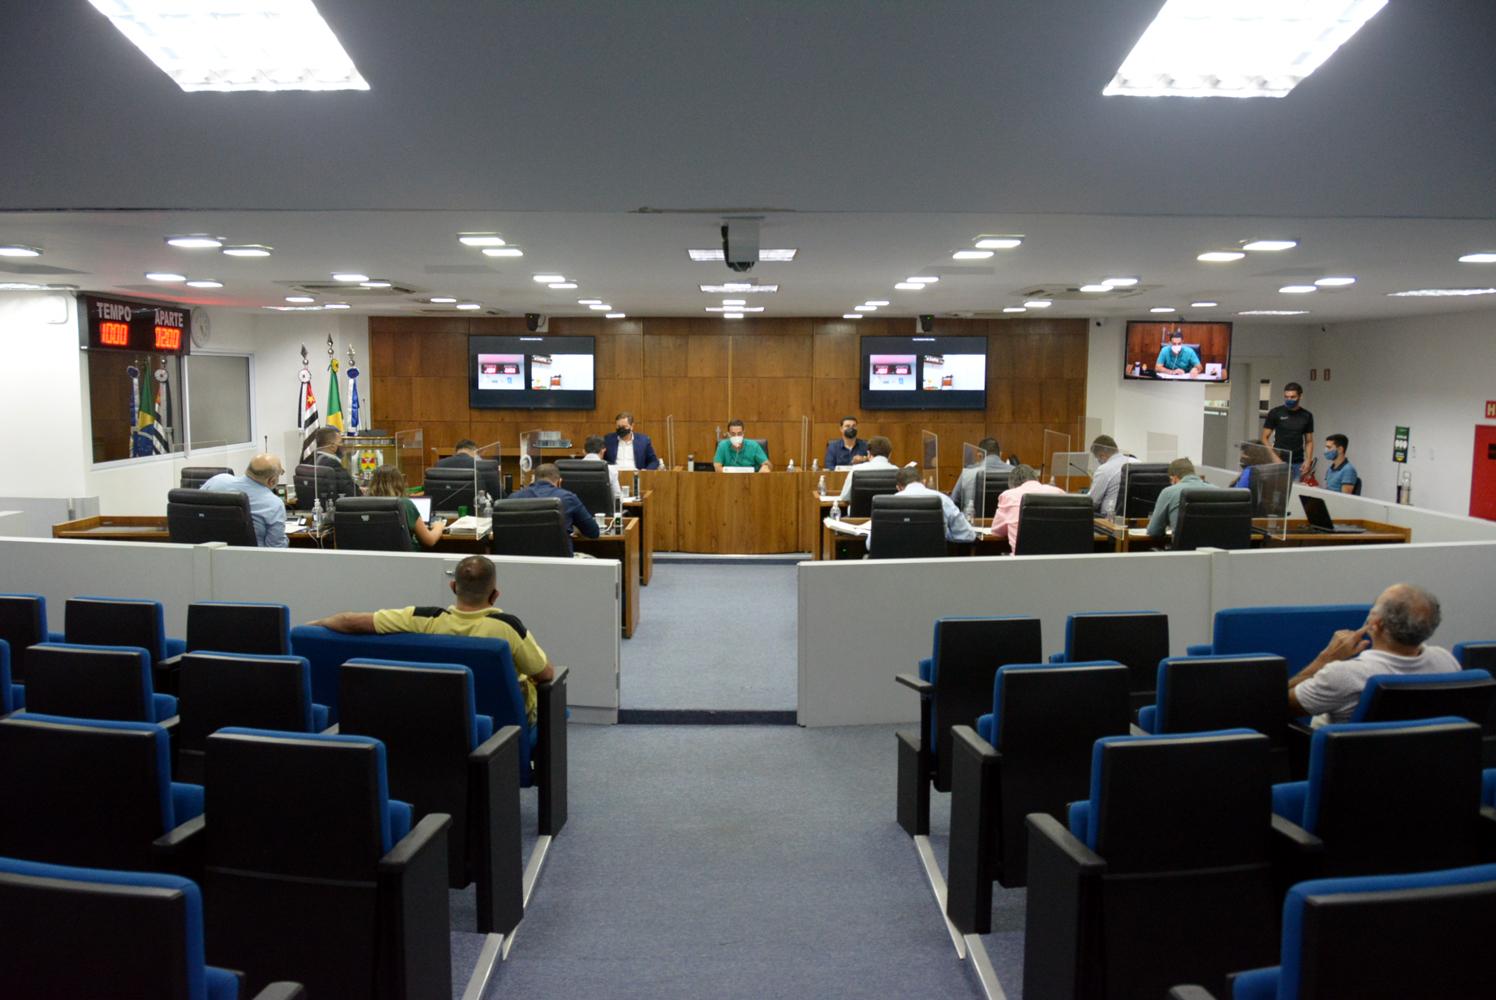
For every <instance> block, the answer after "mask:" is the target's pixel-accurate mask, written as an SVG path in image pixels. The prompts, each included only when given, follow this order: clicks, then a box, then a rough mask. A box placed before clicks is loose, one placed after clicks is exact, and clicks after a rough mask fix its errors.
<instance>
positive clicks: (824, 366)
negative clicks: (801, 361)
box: [810, 320, 862, 381]
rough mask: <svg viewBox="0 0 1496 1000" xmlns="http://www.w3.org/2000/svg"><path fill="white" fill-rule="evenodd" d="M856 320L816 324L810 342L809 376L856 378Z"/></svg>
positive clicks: (819, 377)
mask: <svg viewBox="0 0 1496 1000" xmlns="http://www.w3.org/2000/svg"><path fill="white" fill-rule="evenodd" d="M859 322H862V321H861V320H858V321H856V322H854V321H852V320H844V321H843V322H842V323H841V324H839V325H836V326H831V325H829V324H827V325H825V326H820V325H818V326H817V328H816V335H815V338H814V341H813V342H812V344H811V362H810V368H811V376H812V377H814V378H817V379H823V378H826V379H844V378H847V377H848V376H851V378H852V379H853V380H854V381H855V380H856V379H857V365H858V363H859V359H858V354H857V333H856V330H855V329H854V328H855V326H856V324H857V323H859Z"/></svg>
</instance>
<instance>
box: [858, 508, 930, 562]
mask: <svg viewBox="0 0 1496 1000" xmlns="http://www.w3.org/2000/svg"><path fill="white" fill-rule="evenodd" d="M870 544H871V546H872V547H871V548H870V549H869V550H868V557H869V558H871V559H930V558H936V557H939V556H944V555H945V554H946V548H945V512H944V511H943V510H942V509H941V506H940V497H938V496H906V495H905V494H903V493H895V494H892V495H891V496H890V495H879V496H875V497H873V534H872V537H871V539H870Z"/></svg>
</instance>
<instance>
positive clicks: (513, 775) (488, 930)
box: [467, 726, 525, 937]
mask: <svg viewBox="0 0 1496 1000" xmlns="http://www.w3.org/2000/svg"><path fill="white" fill-rule="evenodd" d="M519 733H520V729H519V727H518V726H505V727H504V728H502V729H500V730H499V731H498V732H496V733H494V734H493V735H492V736H490V737H489V738H488V739H487V740H485V741H484V742H483V744H482V745H481V746H479V747H478V748H477V749H475V750H474V751H473V752H472V753H470V754H468V765H467V766H468V801H469V803H470V806H469V808H470V809H471V815H470V817H469V827H470V834H469V842H470V845H471V846H470V850H471V852H472V857H473V881H474V882H476V883H477V885H478V933H479V934H503V935H505V936H506V937H507V936H508V935H509V934H510V933H511V932H512V931H513V930H514V928H515V927H517V926H519V922H520V920H521V919H523V917H524V915H525V893H524V868H525V863H524V848H523V846H522V844H521V838H520V806H519Z"/></svg>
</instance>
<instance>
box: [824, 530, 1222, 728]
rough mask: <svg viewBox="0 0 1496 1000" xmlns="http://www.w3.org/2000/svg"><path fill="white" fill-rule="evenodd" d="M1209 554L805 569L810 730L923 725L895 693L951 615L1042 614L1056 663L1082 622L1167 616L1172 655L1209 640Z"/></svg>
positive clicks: (913, 703) (901, 692)
mask: <svg viewBox="0 0 1496 1000" xmlns="http://www.w3.org/2000/svg"><path fill="white" fill-rule="evenodd" d="M1210 590H1211V556H1210V554H1208V553H1205V552H1180V553H1139V554H1136V555H1132V556H1116V555H1076V556H1026V557H1023V558H1018V559H1014V558H1003V557H993V558H976V559H918V560H913V559H911V560H903V559H900V560H886V561H885V560H866V561H848V562H804V563H801V564H800V565H799V598H800V613H799V712H798V719H799V722H800V724H801V725H803V726H840V725H857V724H863V723H887V722H913V721H917V720H918V719H919V699H918V698H917V697H916V696H915V695H914V693H913V692H911V691H910V690H909V689H908V688H905V687H902V686H900V685H898V684H895V683H894V679H893V677H894V674H898V673H914V672H916V671H917V669H918V666H917V665H918V662H919V660H920V658H921V657H926V656H929V655H930V637H931V632H932V626H933V623H934V621H935V619H936V618H939V617H941V616H944V615H979V614H980V615H1037V616H1038V617H1040V618H1041V619H1042V620H1043V628H1044V651H1045V655H1046V656H1047V655H1048V654H1050V653H1057V652H1060V651H1061V650H1062V649H1064V645H1065V616H1066V615H1067V614H1069V613H1070V612H1073V611H1141V610H1158V611H1167V612H1168V613H1169V644H1170V647H1171V651H1172V652H1174V653H1178V654H1182V653H1183V652H1184V651H1185V647H1186V646H1187V645H1188V644H1190V643H1194V642H1206V641H1208V640H1209V638H1210V619H1211V605H1210Z"/></svg>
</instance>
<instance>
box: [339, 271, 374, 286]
mask: <svg viewBox="0 0 1496 1000" xmlns="http://www.w3.org/2000/svg"><path fill="white" fill-rule="evenodd" d="M332 280H333V281H346V282H348V283H350V284H354V285H356V284H358V283H359V282H360V281H368V280H369V276H368V275H367V274H359V273H358V272H357V271H334V272H333V273H332Z"/></svg>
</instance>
